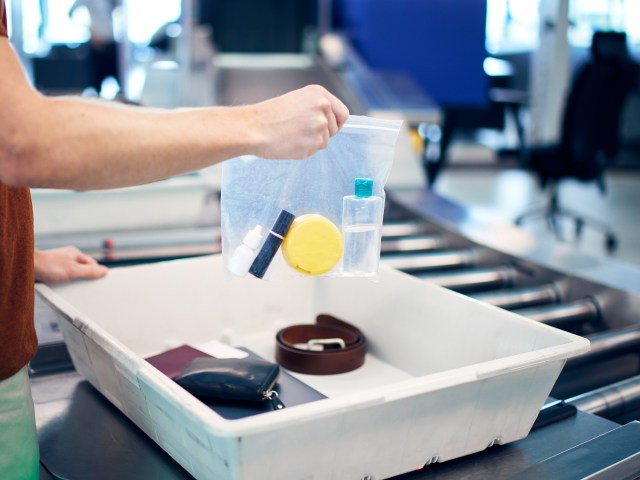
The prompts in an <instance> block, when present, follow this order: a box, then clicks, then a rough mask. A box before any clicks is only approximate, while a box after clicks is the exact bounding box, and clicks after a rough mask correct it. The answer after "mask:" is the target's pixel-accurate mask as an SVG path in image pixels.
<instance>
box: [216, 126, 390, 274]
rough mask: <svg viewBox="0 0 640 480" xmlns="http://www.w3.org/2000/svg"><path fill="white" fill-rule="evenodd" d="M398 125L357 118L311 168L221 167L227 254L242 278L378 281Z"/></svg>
mask: <svg viewBox="0 0 640 480" xmlns="http://www.w3.org/2000/svg"><path fill="white" fill-rule="evenodd" d="M401 124H402V122H401V121H399V120H383V119H375V118H370V117H363V116H356V115H352V116H350V117H349V119H348V120H347V122H346V123H345V124H344V126H343V127H342V129H341V130H340V132H338V134H337V135H335V136H334V137H333V138H331V140H330V141H329V144H328V146H327V148H325V149H323V150H320V151H318V152H316V153H315V154H314V155H312V156H311V157H309V158H307V159H305V160H266V159H263V158H258V157H254V156H244V157H238V158H234V159H232V160H229V161H227V162H225V163H224V164H223V167H222V193H221V213H222V254H223V258H224V263H225V265H226V266H227V269H228V270H229V272H230V273H231V274H232V275H234V276H237V277H243V276H253V277H256V278H264V279H274V278H277V277H279V276H282V275H298V276H308V275H324V276H357V277H368V278H375V277H376V275H377V270H378V263H379V259H380V228H381V226H382V218H383V213H384V204H385V192H384V186H385V183H386V181H387V178H388V177H389V173H390V171H391V166H392V164H393V158H394V149H395V143H396V139H397V137H398V133H399V131H400V126H401Z"/></svg>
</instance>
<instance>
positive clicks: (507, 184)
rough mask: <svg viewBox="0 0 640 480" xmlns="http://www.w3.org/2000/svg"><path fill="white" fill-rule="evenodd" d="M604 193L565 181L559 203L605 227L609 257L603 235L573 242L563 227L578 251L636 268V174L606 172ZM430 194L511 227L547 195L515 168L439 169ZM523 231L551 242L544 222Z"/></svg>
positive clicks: (639, 238)
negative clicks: (612, 247) (614, 245)
mask: <svg viewBox="0 0 640 480" xmlns="http://www.w3.org/2000/svg"><path fill="white" fill-rule="evenodd" d="M606 185H607V189H608V191H607V192H606V194H605V195H601V194H600V191H599V189H598V188H597V186H596V185H595V184H591V183H581V182H578V181H570V180H568V181H566V182H565V183H563V185H562V187H561V190H560V201H561V204H562V205H563V206H565V207H566V208H570V209H573V210H575V211H578V212H580V213H584V214H585V215H588V216H590V217H592V218H595V219H598V220H600V221H604V222H606V223H608V224H609V225H610V226H611V227H612V228H613V230H614V231H615V233H616V234H617V236H618V241H619V246H618V249H617V250H616V251H615V252H614V253H612V254H608V253H607V252H606V249H605V248H604V240H603V236H602V235H601V234H599V233H596V232H595V231H593V230H591V229H589V228H586V229H585V230H584V233H583V235H582V237H581V238H580V239H579V240H576V239H575V238H572V236H573V225H570V224H566V225H564V226H563V227H564V228H563V230H564V233H565V236H566V237H567V239H566V240H565V242H571V244H572V245H574V246H575V248H576V250H578V251H580V252H583V253H587V254H589V255H595V256H607V257H609V258H611V259H613V260H614V261H617V262H623V263H627V264H634V265H635V266H638V267H640V248H639V247H640V221H639V220H640V171H638V170H614V171H608V172H607V173H606ZM434 190H435V191H436V192H437V193H438V194H440V195H442V196H444V197H447V198H449V199H451V200H453V201H455V202H457V203H459V204H461V205H464V206H466V207H468V208H471V209H473V211H474V213H475V214H477V215H480V216H482V218H484V217H485V216H486V219H487V221H488V222H512V221H513V220H514V219H515V218H516V217H517V216H518V214H520V213H521V212H522V211H524V210H526V209H528V208H530V207H532V206H534V205H542V204H543V202H544V199H545V193H544V192H542V191H541V189H540V188H539V186H538V184H537V182H536V181H535V178H534V177H533V176H532V175H530V174H529V173H527V172H525V171H523V170H519V169H500V168H492V167H487V166H467V167H465V166H460V165H454V166H451V167H450V168H447V169H445V170H443V172H442V173H441V176H440V177H439V179H438V181H437V182H436V185H435V187H434ZM523 228H526V229H527V230H529V231H531V232H532V233H533V234H534V235H536V236H537V237H538V238H542V236H545V237H549V238H553V235H552V234H551V232H550V231H549V230H548V228H547V226H546V224H545V223H544V221H542V220H531V221H529V222H527V223H526V224H525V225H524V227H523Z"/></svg>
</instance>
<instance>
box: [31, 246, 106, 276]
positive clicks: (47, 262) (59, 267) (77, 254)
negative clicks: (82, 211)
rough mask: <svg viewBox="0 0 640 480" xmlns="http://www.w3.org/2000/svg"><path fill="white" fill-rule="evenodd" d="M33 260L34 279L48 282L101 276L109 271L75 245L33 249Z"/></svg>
mask: <svg viewBox="0 0 640 480" xmlns="http://www.w3.org/2000/svg"><path fill="white" fill-rule="evenodd" d="M34 261H35V273H36V281H38V282H44V283H48V284H56V283H65V282H69V281H71V280H76V279H81V278H87V279H94V278H102V277H104V276H105V275H106V274H107V272H108V271H109V270H108V269H107V267H105V266H103V265H99V264H98V263H97V262H96V261H95V260H94V259H93V258H91V257H89V256H88V255H85V254H84V253H82V252H81V251H80V250H78V249H77V248H76V247H63V248H55V249H52V250H35V251H34Z"/></svg>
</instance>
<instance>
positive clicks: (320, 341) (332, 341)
mask: <svg viewBox="0 0 640 480" xmlns="http://www.w3.org/2000/svg"><path fill="white" fill-rule="evenodd" d="M329 345H337V346H338V348H341V349H342V348H347V344H346V343H345V341H344V340H343V339H341V338H337V337H336V338H312V339H311V340H309V341H307V343H295V344H294V345H293V346H294V347H295V348H298V349H300V350H309V351H311V352H323V351H324V348H325V346H329Z"/></svg>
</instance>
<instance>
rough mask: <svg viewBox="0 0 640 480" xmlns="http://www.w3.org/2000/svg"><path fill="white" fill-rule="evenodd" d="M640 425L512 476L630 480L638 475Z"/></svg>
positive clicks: (523, 479) (534, 479)
mask: <svg viewBox="0 0 640 480" xmlns="http://www.w3.org/2000/svg"><path fill="white" fill-rule="evenodd" d="M638 445H640V422H632V423H629V424H627V425H624V426H622V427H619V428H616V429H615V430H612V431H611V432H607V433H605V434H604V435H602V436H600V437H596V438H594V439H592V440H589V441H588V442H585V443H583V444H581V445H578V446H576V447H574V448H572V449H570V450H567V451H566V452H562V453H561V454H559V455H556V456H554V457H551V458H549V459H548V460H546V461H544V462H540V463H538V464H536V465H533V466H531V467H529V468H527V469H526V470H524V471H523V472H519V473H518V474H517V475H515V476H513V477H512V478H514V479H519V480H540V479H547V478H548V479H554V480H575V479H587V478H588V479H590V480H634V479H637V478H638V475H640V451H638Z"/></svg>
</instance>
